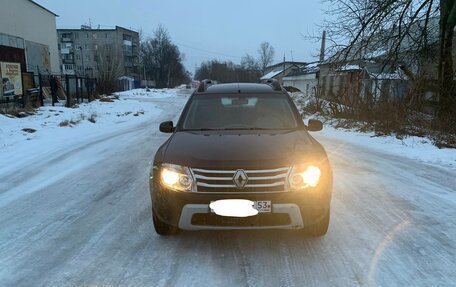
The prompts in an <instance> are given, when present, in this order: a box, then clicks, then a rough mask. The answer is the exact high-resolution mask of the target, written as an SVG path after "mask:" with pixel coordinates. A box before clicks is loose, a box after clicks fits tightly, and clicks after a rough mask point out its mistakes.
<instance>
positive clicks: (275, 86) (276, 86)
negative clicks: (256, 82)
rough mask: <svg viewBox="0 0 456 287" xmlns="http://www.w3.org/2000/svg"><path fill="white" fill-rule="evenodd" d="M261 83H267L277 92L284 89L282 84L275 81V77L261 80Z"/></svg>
mask: <svg viewBox="0 0 456 287" xmlns="http://www.w3.org/2000/svg"><path fill="white" fill-rule="evenodd" d="M261 83H263V84H267V85H269V86H271V87H272V88H273V89H274V91H276V92H279V91H283V90H284V89H283V88H282V85H281V84H280V83H279V81H277V80H276V79H267V80H262V81H261Z"/></svg>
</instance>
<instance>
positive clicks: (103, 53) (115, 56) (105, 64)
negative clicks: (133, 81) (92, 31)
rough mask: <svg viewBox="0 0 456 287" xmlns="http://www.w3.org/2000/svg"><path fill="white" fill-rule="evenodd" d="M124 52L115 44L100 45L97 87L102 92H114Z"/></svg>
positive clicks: (97, 52)
mask: <svg viewBox="0 0 456 287" xmlns="http://www.w3.org/2000/svg"><path fill="white" fill-rule="evenodd" d="M121 59H122V54H121V53H120V51H119V50H118V49H117V47H116V46H114V45H102V46H99V47H98V49H97V51H96V63H97V70H98V79H97V87H98V90H99V92H100V93H104V94H107V93H112V92H114V91H115V90H116V88H117V80H118V78H119V77H120V74H121V71H122V62H121Z"/></svg>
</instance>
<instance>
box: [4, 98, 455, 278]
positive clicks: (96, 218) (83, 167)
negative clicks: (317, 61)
mask: <svg viewBox="0 0 456 287" xmlns="http://www.w3.org/2000/svg"><path fill="white" fill-rule="evenodd" d="M141 101H152V102H153V103H155V105H156V106H158V107H160V112H159V113H157V114H156V116H154V117H152V118H151V120H150V121H145V122H144V121H143V122H140V123H139V124H137V125H135V126H131V125H130V126H125V127H123V128H119V129H118V130H115V131H111V132H109V133H104V134H102V135H100V136H97V137H90V138H89V140H87V141H80V142H78V143H75V144H72V145H70V146H66V145H62V147H61V148H60V149H57V150H54V151H53V153H51V154H46V156H43V157H35V160H32V161H30V162H28V163H27V164H26V165H22V168H21V169H20V170H17V172H16V173H14V174H12V173H6V172H4V173H0V286H456V272H455V270H456V259H455V258H456V195H455V193H456V191H455V186H456V169H454V168H446V167H439V166H437V165H428V164H426V163H423V162H419V161H416V160H413V159H408V158H405V157H401V156H397V155H392V154H390V153H387V152H383V151H379V150H373V149H370V148H369V147H366V146H362V145H354V144H352V143H350V144H349V143H348V142H347V141H344V140H343V139H337V138H335V137H334V135H332V134H325V133H324V132H323V133H321V134H318V133H315V134H314V135H315V137H316V138H317V139H319V140H320V141H321V142H322V143H323V145H324V146H325V148H326V149H327V151H328V153H329V155H330V159H331V162H332V165H333V170H334V176H335V178H334V183H335V186H334V194H333V201H332V218H331V224H330V229H329V232H328V234H327V235H326V236H325V237H323V238H319V239H315V238H305V237H303V236H302V235H301V234H300V233H297V232H293V231H224V232H215V231H210V232H182V233H180V234H179V235H178V236H175V237H159V236H158V235H157V234H155V232H154V231H153V227H152V220H151V212H150V211H151V208H150V195H149V190H148V173H149V167H150V162H151V159H152V156H153V154H154V152H155V151H156V149H157V148H158V147H159V145H161V143H163V142H164V141H165V139H166V135H163V134H160V133H159V132H158V131H157V128H158V124H159V122H161V121H164V120H168V119H173V118H175V117H176V116H177V115H178V114H179V112H180V110H181V108H182V106H183V104H184V102H185V97H181V98H176V99H175V100H172V101H171V100H169V99H166V98H163V99H160V98H158V99H141ZM43 169H46V170H47V171H48V172H45V174H47V175H48V176H46V177H43V176H40V174H42V173H43ZM49 171H52V172H49ZM49 175H51V176H49ZM12 191H15V192H14V193H12Z"/></svg>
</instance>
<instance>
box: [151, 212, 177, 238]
mask: <svg viewBox="0 0 456 287" xmlns="http://www.w3.org/2000/svg"><path fill="white" fill-rule="evenodd" d="M152 220H153V222H154V229H155V232H157V233H158V234H159V235H164V236H166V235H175V234H177V233H178V232H179V228H177V227H175V226H172V225H169V224H168V223H166V222H163V221H161V220H160V218H158V216H157V215H156V214H155V212H154V211H153V210H152Z"/></svg>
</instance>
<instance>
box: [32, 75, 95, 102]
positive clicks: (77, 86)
mask: <svg viewBox="0 0 456 287" xmlns="http://www.w3.org/2000/svg"><path fill="white" fill-rule="evenodd" d="M38 81H39V87H40V92H39V93H40V99H41V105H44V104H45V102H46V100H48V101H50V102H51V103H52V105H53V106H54V105H55V104H56V103H57V102H60V101H65V106H67V107H71V106H73V105H74V104H75V103H82V102H84V101H85V100H86V101H87V102H90V101H92V100H93V99H94V98H95V96H96V95H97V93H96V92H97V79H95V78H89V77H80V76H76V75H52V74H47V75H45V74H39V75H38Z"/></svg>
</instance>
